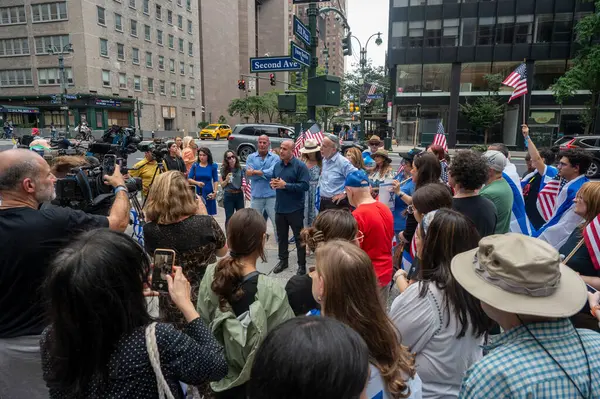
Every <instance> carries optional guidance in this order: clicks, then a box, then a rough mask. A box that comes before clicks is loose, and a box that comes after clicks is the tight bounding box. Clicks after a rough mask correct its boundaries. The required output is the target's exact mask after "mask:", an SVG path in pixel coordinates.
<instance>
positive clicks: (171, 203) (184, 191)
mask: <svg viewBox="0 0 600 399" xmlns="http://www.w3.org/2000/svg"><path fill="white" fill-rule="evenodd" d="M197 210H198V202H197V200H196V196H195V195H194V193H193V192H192V191H191V190H190V188H189V184H188V181H187V178H186V177H185V176H184V175H183V173H181V172H179V171H177V170H172V171H169V172H166V173H162V174H160V175H157V176H156V178H155V179H154V183H153V184H152V186H151V187H150V192H149V193H148V202H147V204H146V209H145V210H144V212H145V214H146V218H147V219H148V220H151V221H153V222H155V223H158V224H172V223H176V222H178V221H180V220H181V219H182V218H184V217H186V216H192V215H195V214H196V212H197Z"/></svg>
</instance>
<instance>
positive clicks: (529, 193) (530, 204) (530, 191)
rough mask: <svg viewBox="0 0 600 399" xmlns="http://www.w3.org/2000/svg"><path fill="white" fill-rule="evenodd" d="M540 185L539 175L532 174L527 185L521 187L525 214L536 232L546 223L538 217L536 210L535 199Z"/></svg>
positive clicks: (538, 213) (540, 177) (540, 178)
mask: <svg viewBox="0 0 600 399" xmlns="http://www.w3.org/2000/svg"><path fill="white" fill-rule="evenodd" d="M541 183H542V176H540V174H539V173H536V174H534V175H533V176H532V177H531V178H530V179H529V180H527V184H526V185H525V187H523V199H524V200H525V213H526V214H527V217H528V218H529V221H530V222H531V224H532V225H533V227H535V229H536V230H538V229H540V228H541V227H542V226H543V225H544V223H546V221H545V220H544V218H543V217H542V215H540V212H539V211H538V209H537V199H538V195H539V193H540V185H541Z"/></svg>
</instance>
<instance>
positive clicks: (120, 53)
mask: <svg viewBox="0 0 600 399" xmlns="http://www.w3.org/2000/svg"><path fill="white" fill-rule="evenodd" d="M117 59H118V60H119V61H125V46H124V45H123V44H121V43H117Z"/></svg>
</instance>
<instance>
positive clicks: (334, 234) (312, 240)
mask: <svg viewBox="0 0 600 399" xmlns="http://www.w3.org/2000/svg"><path fill="white" fill-rule="evenodd" d="M356 233H358V223H357V222H356V219H355V218H354V216H352V213H350V211H348V210H346V209H327V210H325V211H323V212H319V214H318V215H317V217H316V219H315V221H314V222H313V225H312V226H310V227H306V228H304V229H302V231H301V232H300V237H301V240H302V242H303V243H304V244H305V245H306V246H308V248H310V250H311V251H313V252H314V251H315V250H316V249H317V246H318V245H319V243H322V242H327V241H329V240H333V239H343V240H347V241H352V240H353V239H354V238H355V237H356Z"/></svg>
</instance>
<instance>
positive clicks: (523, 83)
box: [502, 63, 527, 102]
mask: <svg viewBox="0 0 600 399" xmlns="http://www.w3.org/2000/svg"><path fill="white" fill-rule="evenodd" d="M502 84H503V85H506V86H508V87H512V88H513V89H515V90H514V91H513V93H512V95H511V96H510V98H509V99H508V102H511V101H512V100H514V99H515V98H519V97H521V96H523V95H525V94H527V66H526V65H525V63H522V64H521V65H519V66H518V67H517V69H515V70H514V71H513V72H512V73H511V74H510V75H508V76H507V77H506V79H504V82H502Z"/></svg>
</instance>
